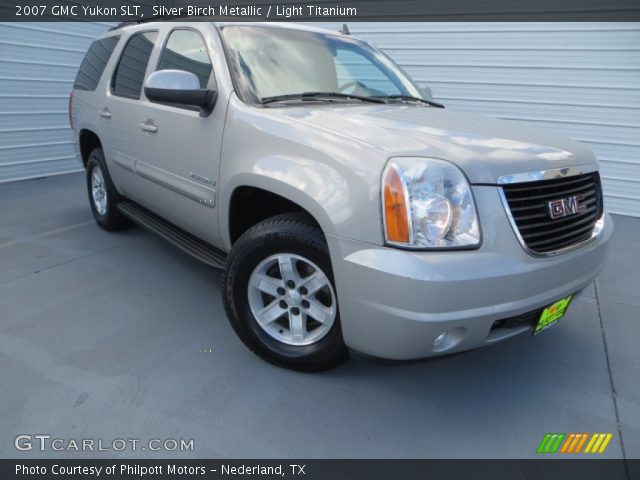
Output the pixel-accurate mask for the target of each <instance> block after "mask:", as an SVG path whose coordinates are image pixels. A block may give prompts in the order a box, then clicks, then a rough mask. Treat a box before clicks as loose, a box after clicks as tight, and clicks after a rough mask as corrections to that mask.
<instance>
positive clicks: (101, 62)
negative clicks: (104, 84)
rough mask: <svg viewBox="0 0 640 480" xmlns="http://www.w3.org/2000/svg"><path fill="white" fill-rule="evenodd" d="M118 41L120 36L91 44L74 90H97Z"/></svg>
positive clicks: (81, 65)
mask: <svg viewBox="0 0 640 480" xmlns="http://www.w3.org/2000/svg"><path fill="white" fill-rule="evenodd" d="M118 40H120V36H119V35H116V36H113V37H107V38H103V39H101V40H96V41H95V42H93V43H92V44H91V46H90V47H89V50H88V51H87V54H86V55H85V56H84V59H83V60H82V63H81V64H80V69H79V70H78V75H77V76H76V81H75V83H74V85H73V88H75V89H77V90H95V89H96V87H97V86H98V82H100V77H102V72H104V67H105V66H106V65H107V62H108V61H109V58H110V57H111V54H112V53H113V49H114V48H115V47H116V44H117V43H118Z"/></svg>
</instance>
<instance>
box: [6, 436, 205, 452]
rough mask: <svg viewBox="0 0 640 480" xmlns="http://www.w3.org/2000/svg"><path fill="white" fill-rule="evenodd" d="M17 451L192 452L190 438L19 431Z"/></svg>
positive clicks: (16, 439) (16, 442) (16, 440)
mask: <svg viewBox="0 0 640 480" xmlns="http://www.w3.org/2000/svg"><path fill="white" fill-rule="evenodd" d="M13 443H14V445H15V447H16V449H17V450H20V451H23V452H26V451H30V450H36V451H39V452H50V451H52V452H123V451H128V452H138V451H139V452H193V448H194V445H193V439H184V438H180V439H175V438H164V439H162V438H152V439H149V440H143V439H140V438H114V439H113V440H104V439H102V438H99V439H93V438H57V437H54V436H52V435H49V434H35V435H31V434H21V435H18V436H16V437H15V439H14V442H13Z"/></svg>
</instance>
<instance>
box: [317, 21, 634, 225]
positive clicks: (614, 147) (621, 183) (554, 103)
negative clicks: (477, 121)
mask: <svg viewBox="0 0 640 480" xmlns="http://www.w3.org/2000/svg"><path fill="white" fill-rule="evenodd" d="M341 25H342V24H331V25H328V24H325V26H327V27H330V28H334V29H338V28H340V26H341ZM320 26H322V24H320ZM349 29H350V30H351V32H352V33H353V34H354V35H358V36H359V37H362V38H364V39H367V40H370V41H371V42H372V43H374V44H375V45H377V46H379V47H382V48H383V49H384V50H385V51H386V52H387V54H389V55H390V56H391V57H392V58H393V59H394V60H396V61H397V62H398V63H399V64H400V65H402V66H403V67H404V68H405V69H406V70H407V71H408V72H409V73H410V74H411V75H412V76H413V78H415V79H416V80H417V81H419V82H420V83H424V84H428V85H429V86H431V87H432V88H433V92H434V96H435V97H436V99H439V100H441V101H443V102H444V103H446V105H447V107H448V108H455V109H460V110H470V111H476V112H480V113H484V114H487V115H492V116H496V117H501V118H508V119H512V120H515V121H519V122H525V123H528V124H531V125H534V126H538V127H543V128H546V129H550V130H553V131H555V132H558V133H561V134H564V135H567V136H569V137H571V138H574V139H576V140H579V141H581V142H584V143H585V144H587V145H588V146H589V147H590V148H591V149H592V150H593V151H594V152H595V153H596V155H597V156H598V158H599V159H600V161H601V164H602V177H603V182H604V188H605V194H606V203H607V207H608V209H609V210H610V211H612V212H616V213H622V214H628V215H635V216H640V24H638V23H422V24H420V23H377V24H375V23H374V24H371V23H355V22H353V23H349Z"/></svg>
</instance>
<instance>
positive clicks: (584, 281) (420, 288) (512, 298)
mask: <svg viewBox="0 0 640 480" xmlns="http://www.w3.org/2000/svg"><path fill="white" fill-rule="evenodd" d="M473 189H474V195H475V198H476V203H477V207H478V212H479V216H480V222H481V226H482V228H483V241H482V245H481V247H480V248H479V249H477V250H470V251H449V252H445V251H441V252H439V251H429V252H415V251H406V250H399V249H395V248H388V247H382V246H377V245H371V244H367V243H362V242H357V241H353V240H347V239H344V238H339V237H329V238H328V239H327V240H328V242H329V249H330V251H331V257H332V260H333V262H332V263H333V270H334V276H335V281H336V287H337V292H338V301H339V305H340V318H341V323H342V332H343V337H344V341H345V343H346V344H347V346H348V347H349V348H351V349H353V350H355V351H357V352H360V353H363V354H366V355H370V356H374V357H379V358H385V359H392V360H409V359H417V358H424V357H429V356H433V355H438V354H445V353H446V354H448V353H454V352H459V351H463V350H469V349H473V348H478V347H482V346H485V345H490V344H492V343H495V342H497V341H500V340H504V339H506V338H509V337H511V336H514V335H516V334H518V333H523V332H525V331H532V326H531V324H530V323H526V322H525V323H523V324H521V325H519V326H518V324H517V322H516V323H515V325H514V324H513V323H509V324H508V325H509V327H508V328H496V326H495V325H494V323H495V322H496V321H497V320H501V319H508V318H512V317H518V316H523V315H524V314H527V313H532V312H535V311H536V310H539V309H541V308H543V307H544V306H547V305H549V304H551V303H553V302H555V301H557V300H559V299H561V298H563V297H565V296H567V295H570V294H572V293H575V292H578V291H580V290H582V289H583V288H584V287H586V286H587V285H589V284H590V283H591V282H592V281H593V280H594V278H595V277H596V276H597V274H598V273H599V272H600V270H601V269H602V267H603V265H604V262H605V259H606V250H607V249H606V246H607V242H608V240H609V238H610V236H611V233H612V230H613V222H612V220H611V218H610V217H609V216H608V215H606V217H605V224H604V228H603V230H602V232H601V233H600V235H599V236H598V237H597V238H595V239H594V241H592V242H591V243H589V244H588V245H585V246H584V247H582V248H579V249H577V250H575V251H572V252H570V253H565V254H562V255H558V256H555V257H549V258H535V257H532V256H530V255H529V254H527V253H526V252H525V251H524V249H523V248H522V246H521V245H520V244H519V242H518V240H517V237H516V234H515V232H514V231H513V229H512V227H511V225H510V223H509V220H508V217H507V215H506V212H505V210H504V208H503V207H502V204H501V202H500V198H499V192H498V189H497V188H496V187H486V186H475V187H473ZM532 314H533V315H535V313H532ZM520 318H524V317H520ZM503 323H504V322H503ZM497 326H498V327H499V324H498V325H497ZM492 327H494V328H493V329H492ZM444 331H447V332H448V333H447V336H446V338H445V341H444V342H443V343H442V344H440V345H438V346H437V347H435V348H434V347H433V341H434V340H435V338H436V337H437V336H438V335H440V334H441V333H443V332H444Z"/></svg>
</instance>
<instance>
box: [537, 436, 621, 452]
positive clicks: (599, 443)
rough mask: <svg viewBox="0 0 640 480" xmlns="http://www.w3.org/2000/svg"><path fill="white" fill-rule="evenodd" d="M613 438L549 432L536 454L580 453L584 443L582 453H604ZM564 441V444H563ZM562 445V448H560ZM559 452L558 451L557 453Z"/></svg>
mask: <svg viewBox="0 0 640 480" xmlns="http://www.w3.org/2000/svg"><path fill="white" fill-rule="evenodd" d="M612 438H613V434H612V433H594V434H590V433H568V434H566V433H557V432H549V433H546V434H545V435H544V437H543V438H542V441H541V442H540V445H538V449H537V450H536V452H537V453H568V454H570V453H574V454H575V453H581V452H583V450H582V447H584V445H585V443H586V445H587V446H586V448H585V449H584V453H591V454H593V453H604V451H605V450H606V449H607V447H608V446H609V442H611V439H612ZM563 440H564V442H563ZM587 440H588V441H587ZM561 445H562V448H561V447H560V446H561ZM558 450H559V451H558Z"/></svg>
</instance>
